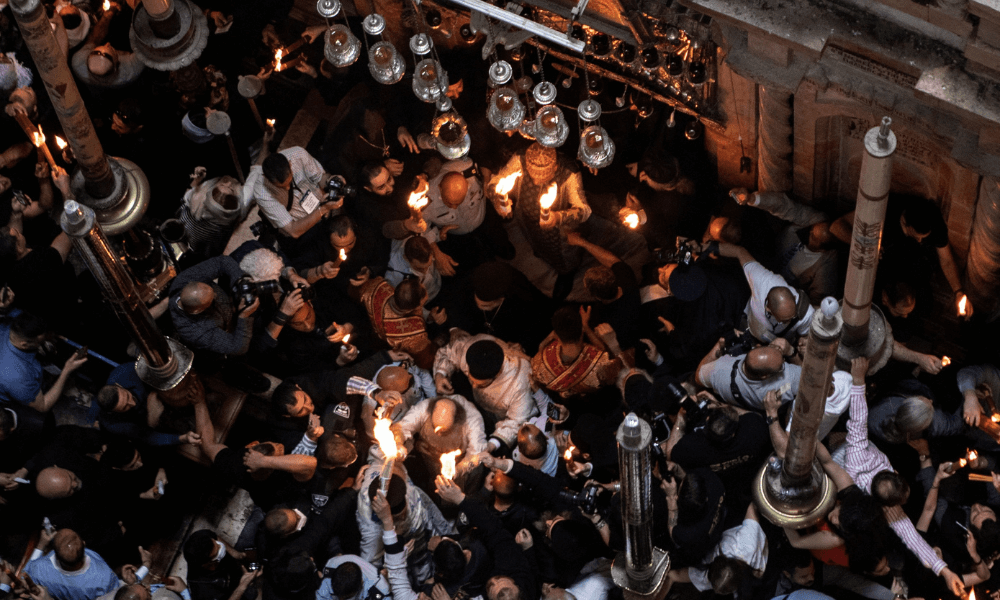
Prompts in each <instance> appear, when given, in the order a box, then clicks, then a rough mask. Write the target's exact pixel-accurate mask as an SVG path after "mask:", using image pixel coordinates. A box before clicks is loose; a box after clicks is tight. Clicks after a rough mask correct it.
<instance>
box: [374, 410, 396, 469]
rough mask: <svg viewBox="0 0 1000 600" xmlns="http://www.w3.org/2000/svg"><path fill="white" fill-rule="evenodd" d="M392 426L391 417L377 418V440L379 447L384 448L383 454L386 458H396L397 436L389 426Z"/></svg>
mask: <svg viewBox="0 0 1000 600" xmlns="http://www.w3.org/2000/svg"><path fill="white" fill-rule="evenodd" d="M390 426H392V420H391V419H375V440H376V441H377V442H378V447H379V449H380V450H382V454H384V455H385V458H386V460H392V459H394V458H396V454H397V451H396V436H394V435H393V434H392V430H391V429H389V427H390Z"/></svg>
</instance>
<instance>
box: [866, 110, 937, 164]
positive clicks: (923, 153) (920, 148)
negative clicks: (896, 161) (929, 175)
mask: <svg viewBox="0 0 1000 600" xmlns="http://www.w3.org/2000/svg"><path fill="white" fill-rule="evenodd" d="M874 126H875V124H874V123H873V122H871V121H869V120H868V119H863V118H852V119H848V121H847V125H846V127H847V135H848V136H849V137H850V138H852V139H855V140H859V141H860V142H861V143H862V144H864V141H865V134H866V133H867V132H868V130H869V129H871V128H872V127H874ZM893 133H895V134H896V154H897V155H898V156H902V157H904V158H906V159H908V160H910V161H912V162H915V163H917V164H918V165H922V166H925V167H934V166H935V164H934V160H933V157H934V156H935V155H936V154H937V153H936V152H935V150H934V148H933V147H932V146H931V145H930V144H928V143H927V142H926V141H924V140H922V139H920V138H916V137H913V136H911V135H906V134H903V133H901V132H900V131H899V130H898V129H894V130H893Z"/></svg>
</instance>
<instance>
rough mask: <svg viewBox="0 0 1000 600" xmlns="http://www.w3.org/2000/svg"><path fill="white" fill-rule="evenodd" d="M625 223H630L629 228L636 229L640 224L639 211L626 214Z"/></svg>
mask: <svg viewBox="0 0 1000 600" xmlns="http://www.w3.org/2000/svg"><path fill="white" fill-rule="evenodd" d="M625 224H626V225H628V228H629V229H635V228H636V227H638V226H639V213H629V214H627V215H625Z"/></svg>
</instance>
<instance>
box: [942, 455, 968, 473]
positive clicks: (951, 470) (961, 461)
mask: <svg viewBox="0 0 1000 600" xmlns="http://www.w3.org/2000/svg"><path fill="white" fill-rule="evenodd" d="M968 462H969V461H967V460H965V459H964V458H960V459H958V460H957V461H955V462H953V463H951V465H950V466H949V467H948V468H947V469H945V471H947V472H949V473H954V472H955V471H956V470H958V469H961V468H963V467H964V466H965V465H966V464H968Z"/></svg>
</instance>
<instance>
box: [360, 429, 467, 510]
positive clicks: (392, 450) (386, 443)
mask: <svg viewBox="0 0 1000 600" xmlns="http://www.w3.org/2000/svg"><path fill="white" fill-rule="evenodd" d="M391 426H392V420H391V419H375V440H376V441H377V442H378V447H379V449H380V450H382V454H383V455H385V462H384V463H383V464H382V471H381V473H379V484H378V488H379V490H381V492H382V493H383V494H386V493H388V492H389V480H391V479H392V465H393V463H394V462H395V460H396V455H397V451H396V436H394V435H393V434H392V430H391V429H390V427H391ZM442 460H443V457H442ZM452 462H453V464H454V459H452Z"/></svg>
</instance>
